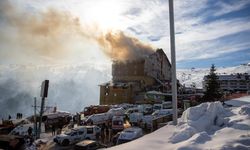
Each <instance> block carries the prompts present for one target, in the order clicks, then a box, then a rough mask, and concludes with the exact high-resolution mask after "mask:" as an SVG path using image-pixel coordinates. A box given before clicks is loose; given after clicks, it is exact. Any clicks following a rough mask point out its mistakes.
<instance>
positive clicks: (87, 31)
mask: <svg viewBox="0 0 250 150" xmlns="http://www.w3.org/2000/svg"><path fill="white" fill-rule="evenodd" d="M0 12H1V15H0V17H1V20H3V21H2V24H3V26H5V27H7V28H5V29H4V28H2V29H0V32H1V34H0V39H1V40H0V42H1V41H4V45H7V46H8V47H7V48H6V49H12V48H13V47H14V49H16V51H13V52H11V51H10V52H7V53H8V56H10V55H17V54H16V53H19V55H18V56H16V57H19V58H18V59H20V57H21V56H22V54H21V53H23V55H25V54H28V55H30V56H34V57H45V58H50V59H65V57H66V56H67V55H71V54H73V52H74V50H75V49H74V48H75V47H74V45H76V43H77V42H78V43H89V42H90V41H95V42H96V43H97V44H98V45H99V46H100V49H101V50H103V51H102V52H104V54H106V55H107V56H108V57H109V58H111V59H112V60H120V61H123V60H129V59H132V60H134V59H137V58H140V57H142V56H144V55H148V54H150V53H152V52H153V51H154V50H153V48H152V47H151V46H150V45H147V44H144V43H142V42H140V41H139V40H138V39H136V38H134V37H130V36H127V35H125V34H124V33H123V32H122V31H118V32H111V31H109V32H105V31H100V29H99V28H98V26H96V25H93V26H87V25H85V24H84V23H81V22H80V20H79V18H77V17H74V16H73V15H71V14H70V13H69V12H65V11H59V10H55V9H52V8H50V9H48V10H46V11H44V12H37V13H31V12H27V10H26V11H24V10H21V9H19V8H17V7H15V6H14V5H12V4H11V3H10V2H9V1H5V0H4V1H1V2H0ZM6 29H7V30H6ZM104 32H105V33H104ZM10 45H11V46H10ZM81 48H82V55H86V53H84V52H86V51H88V50H86V49H84V47H81ZM1 49H3V48H1ZM0 53H1V51H0ZM4 55H6V54H5V53H4Z"/></svg>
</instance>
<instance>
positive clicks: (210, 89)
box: [203, 64, 223, 101]
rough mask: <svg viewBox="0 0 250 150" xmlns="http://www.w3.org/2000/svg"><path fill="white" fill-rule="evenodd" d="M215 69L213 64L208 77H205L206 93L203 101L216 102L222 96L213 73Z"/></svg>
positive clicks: (216, 77)
mask: <svg viewBox="0 0 250 150" xmlns="http://www.w3.org/2000/svg"><path fill="white" fill-rule="evenodd" d="M215 71H216V69H215V66H214V64H212V66H211V68H210V72H209V75H207V76H206V78H207V82H206V85H205V88H206V91H205V93H204V96H203V100H204V101H218V100H220V99H221V98H222V96H223V94H222V92H221V90H220V83H219V82H218V76H217V75H216V73H215Z"/></svg>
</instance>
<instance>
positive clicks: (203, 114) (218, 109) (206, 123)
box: [171, 102, 225, 143]
mask: <svg viewBox="0 0 250 150" xmlns="http://www.w3.org/2000/svg"><path fill="white" fill-rule="evenodd" d="M224 112H225V110H224V108H223V106H222V104H221V103H220V102H214V103H203V104H201V105H198V106H196V107H191V108H188V109H187V110H186V111H184V112H183V114H182V116H181V118H180V119H179V123H178V126H177V131H176V132H175V133H174V135H173V136H172V137H171V142H172V143H178V142H181V141H184V140H187V139H189V138H190V137H192V136H193V135H194V134H195V133H197V132H202V131H208V130H209V129H210V128H211V126H213V125H218V126H221V125H223V124H224V120H223V118H222V116H224V114H225V113H224Z"/></svg>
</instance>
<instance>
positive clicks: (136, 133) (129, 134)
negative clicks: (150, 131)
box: [116, 127, 143, 145]
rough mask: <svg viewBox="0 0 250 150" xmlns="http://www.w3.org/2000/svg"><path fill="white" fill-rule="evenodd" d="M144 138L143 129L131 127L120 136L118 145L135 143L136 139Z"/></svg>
mask: <svg viewBox="0 0 250 150" xmlns="http://www.w3.org/2000/svg"><path fill="white" fill-rule="evenodd" d="M142 136H143V133H142V129H141V128H139V127H130V128H127V129H124V130H123V131H122V132H121V134H120V135H119V137H118V139H117V143H116V144H117V145H118V144H123V143H127V142H130V141H133V140H135V139H138V138H140V137H142Z"/></svg>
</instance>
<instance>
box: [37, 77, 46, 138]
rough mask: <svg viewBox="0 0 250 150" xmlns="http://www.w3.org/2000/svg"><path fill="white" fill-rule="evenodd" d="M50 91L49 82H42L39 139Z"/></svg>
mask: <svg viewBox="0 0 250 150" xmlns="http://www.w3.org/2000/svg"><path fill="white" fill-rule="evenodd" d="M48 89H49V80H44V81H43V82H42V87H41V94H40V96H41V97H42V102H41V110H40V117H39V126H38V136H37V137H38V138H40V134H41V124H42V117H43V111H44V103H45V97H47V96H48Z"/></svg>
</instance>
